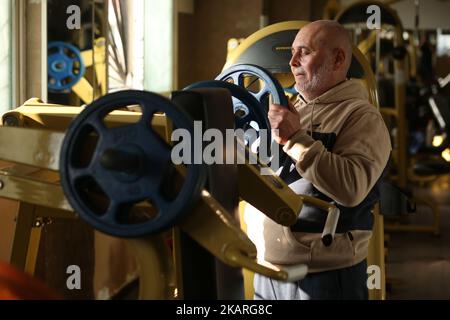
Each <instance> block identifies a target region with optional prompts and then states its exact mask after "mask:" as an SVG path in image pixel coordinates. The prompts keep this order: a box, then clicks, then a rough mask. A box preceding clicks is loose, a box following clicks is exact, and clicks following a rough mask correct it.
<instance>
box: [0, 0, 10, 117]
mask: <svg viewBox="0 0 450 320" xmlns="http://www.w3.org/2000/svg"><path fill="white" fill-rule="evenodd" d="M0 43H1V44H2V45H1V46H0V112H5V111H8V110H10V109H11V107H12V106H11V83H12V79H11V7H10V1H9V0H8V1H5V0H3V1H1V2H0Z"/></svg>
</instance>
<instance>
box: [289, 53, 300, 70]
mask: <svg viewBox="0 0 450 320" xmlns="http://www.w3.org/2000/svg"><path fill="white" fill-rule="evenodd" d="M289 65H290V66H291V67H299V66H300V56H299V54H298V53H297V52H296V53H294V54H293V55H292V57H291V60H290V61H289Z"/></svg>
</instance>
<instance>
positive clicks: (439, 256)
mask: <svg viewBox="0 0 450 320" xmlns="http://www.w3.org/2000/svg"><path fill="white" fill-rule="evenodd" d="M449 185H450V175H445V176H441V177H439V178H438V179H436V180H435V181H433V182H432V183H430V184H429V185H426V186H424V187H420V188H419V187H418V188H416V189H415V190H414V193H415V194H416V195H420V196H422V197H426V198H428V199H432V200H433V201H434V202H436V203H437V204H439V206H440V209H441V235H440V236H435V235H433V234H431V233H412V232H411V233H409V232H398V233H390V236H389V237H390V238H389V241H388V242H387V248H388V254H387V258H386V259H387V261H386V275H387V278H388V292H387V298H388V299H450V286H449V283H450V234H449V233H448V232H446V230H450V199H449V198H448V189H449ZM408 221H409V222H410V223H414V224H416V223H431V222H432V215H431V211H430V210H429V209H428V208H425V207H422V206H419V207H418V208H417V212H416V213H413V214H411V215H410V216H409V218H408Z"/></svg>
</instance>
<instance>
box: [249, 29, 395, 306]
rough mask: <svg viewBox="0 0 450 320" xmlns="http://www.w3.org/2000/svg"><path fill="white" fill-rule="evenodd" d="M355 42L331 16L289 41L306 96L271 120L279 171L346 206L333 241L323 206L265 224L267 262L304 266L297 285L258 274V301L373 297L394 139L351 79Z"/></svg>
mask: <svg viewBox="0 0 450 320" xmlns="http://www.w3.org/2000/svg"><path fill="white" fill-rule="evenodd" d="M351 59H352V45H351V40H350V38H349V36H348V33H347V31H346V30H345V29H344V28H343V27H342V26H341V25H340V24H338V23H337V22H334V21H315V22H312V23H310V24H308V25H306V26H305V27H303V28H302V29H301V30H300V31H299V32H298V34H297V36H296V38H295V40H294V42H293V44H292V59H291V61H290V66H291V70H292V73H293V75H294V77H295V83H296V85H295V87H296V89H297V91H298V92H299V98H298V101H297V102H296V103H295V105H290V106H289V109H286V108H285V107H283V106H280V105H276V104H272V105H271V106H270V109H269V113H268V116H269V120H270V123H271V126H272V129H278V130H279V131H278V133H277V132H276V131H274V135H275V139H276V140H277V142H278V143H279V144H281V145H283V150H284V152H285V159H284V160H282V161H284V162H282V163H283V167H282V169H281V170H280V177H281V178H282V179H283V180H284V181H285V182H286V183H288V184H289V186H290V187H291V189H293V190H294V191H295V192H296V193H298V194H307V195H311V196H314V197H317V198H320V199H323V200H326V201H330V202H331V201H332V202H334V203H335V204H336V205H337V206H338V208H339V209H340V211H341V216H340V219H339V223H338V227H337V231H336V236H335V239H334V242H333V244H332V245H331V246H330V247H325V246H324V245H323V244H322V242H321V241H320V237H321V232H322V230H323V226H324V223H325V219H326V212H324V211H322V210H320V209H318V208H315V207H313V206H307V205H305V206H304V207H303V209H302V211H301V213H300V216H299V219H298V222H297V223H296V224H295V225H294V226H292V227H290V228H286V227H283V226H280V225H278V224H276V223H274V222H273V221H271V220H270V219H265V221H264V236H263V238H264V244H263V245H264V248H263V250H264V258H265V260H267V261H269V262H271V263H275V264H281V265H293V264H298V263H306V264H307V265H308V266H309V274H308V275H307V277H306V278H304V279H303V280H301V281H298V282H296V283H284V282H279V281H275V280H272V279H269V278H266V277H264V276H261V275H255V280H254V285H255V299H367V298H368V288H367V283H366V282H367V263H366V257H367V254H368V243H369V240H370V236H371V230H372V227H373V216H372V212H371V209H372V207H373V205H374V204H375V203H376V202H377V200H378V198H379V194H378V181H379V180H380V177H381V175H382V173H383V171H384V168H385V167H386V165H387V162H388V159H389V156H390V151H391V142H390V137H389V133H388V130H387V129H386V126H385V124H384V122H383V119H382V117H381V115H380V113H379V112H378V111H377V109H376V108H375V107H374V106H373V105H371V104H370V103H369V102H368V94H367V90H366V89H365V88H364V86H362V84H361V83H360V82H359V81H358V80H347V78H346V75H347V72H348V70H349V67H350V62H351Z"/></svg>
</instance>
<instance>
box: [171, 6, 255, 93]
mask: <svg viewBox="0 0 450 320" xmlns="http://www.w3.org/2000/svg"><path fill="white" fill-rule="evenodd" d="M261 11H262V1H261V0H247V1H241V0H227V1H223V0H196V1H194V12H193V13H192V14H190V13H180V14H179V21H178V24H179V28H178V39H179V40H178V75H179V78H178V84H179V88H183V87H185V86H186V85H188V84H191V83H193V82H196V81H200V80H210V79H214V78H215V76H216V75H218V74H219V73H220V72H221V70H222V67H223V65H224V64H225V58H226V54H227V41H228V39H229V38H240V37H247V36H249V35H250V34H252V33H254V32H255V31H257V30H258V29H259V17H260V14H261Z"/></svg>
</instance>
